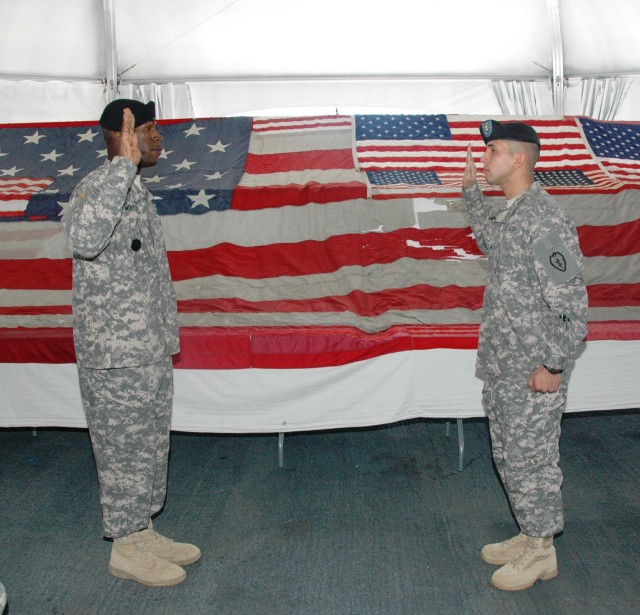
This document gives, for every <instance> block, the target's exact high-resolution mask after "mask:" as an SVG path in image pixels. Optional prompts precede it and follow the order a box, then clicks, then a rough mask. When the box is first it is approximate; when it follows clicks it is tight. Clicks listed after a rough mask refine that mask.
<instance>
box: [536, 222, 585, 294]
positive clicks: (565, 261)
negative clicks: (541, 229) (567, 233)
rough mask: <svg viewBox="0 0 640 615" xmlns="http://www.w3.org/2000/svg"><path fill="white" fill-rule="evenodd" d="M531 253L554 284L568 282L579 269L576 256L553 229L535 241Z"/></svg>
mask: <svg viewBox="0 0 640 615" xmlns="http://www.w3.org/2000/svg"><path fill="white" fill-rule="evenodd" d="M533 253H534V254H535V256H536V258H537V259H538V261H539V262H540V264H541V265H542V266H543V267H544V270H545V271H546V272H547V274H548V275H549V277H550V278H551V280H552V281H553V282H555V283H556V284H563V283H564V282H568V281H569V280H570V279H571V278H573V277H574V276H576V275H577V274H578V272H579V271H580V268H579V267H578V261H577V259H576V257H575V256H574V255H573V254H572V253H571V252H570V251H569V250H568V249H567V246H566V244H565V243H564V241H562V239H561V238H560V235H559V234H558V233H557V232H555V231H554V232H552V233H549V234H548V235H545V236H544V237H542V239H539V240H538V241H536V243H534V244H533Z"/></svg>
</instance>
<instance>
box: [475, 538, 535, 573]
mask: <svg viewBox="0 0 640 615" xmlns="http://www.w3.org/2000/svg"><path fill="white" fill-rule="evenodd" d="M526 542H527V537H526V535H525V534H523V533H522V532H520V533H519V534H518V535H517V536H514V537H513V538H509V540H504V541H503V542H494V543H493V544H490V545H485V546H484V547H482V551H480V557H481V558H482V559H483V560H484V561H485V562H487V564H497V565H498V566H502V565H504V564H508V563H509V562H510V561H511V560H512V559H515V558H516V557H518V555H520V553H521V551H522V549H524V546H525V544H526Z"/></svg>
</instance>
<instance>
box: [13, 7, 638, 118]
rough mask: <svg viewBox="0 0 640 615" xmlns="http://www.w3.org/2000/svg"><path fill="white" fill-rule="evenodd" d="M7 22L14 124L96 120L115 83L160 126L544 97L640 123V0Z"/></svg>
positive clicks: (44, 16) (176, 11)
mask: <svg viewBox="0 0 640 615" xmlns="http://www.w3.org/2000/svg"><path fill="white" fill-rule="evenodd" d="M0 20H1V21H2V23H3V25H4V27H3V37H2V38H1V39H0V122H3V123H7V122H22V121H49V120H52V121H63V120H87V119H95V117H96V116H97V115H98V114H99V112H100V110H101V108H102V107H103V106H104V103H105V101H106V100H107V99H108V97H112V96H113V95H114V94H115V90H116V88H117V89H118V95H121V96H131V97H136V98H141V99H143V100H145V99H149V98H153V99H155V100H156V101H157V102H158V103H159V107H160V110H161V115H162V116H163V117H185V116H197V117H204V116H213V115H239V114H242V115H259V114H276V113H278V111H281V112H292V111H296V112H298V113H301V114H302V113H305V112H310V113H312V112H318V111H320V112H329V113H331V112H334V111H335V109H336V108H338V109H339V110H340V112H346V113H350V112H357V111H362V112H375V111H379V110H384V111H387V112H417V113H420V112H425V113H436V112H438V113H440V112H444V113H469V114H493V113H500V112H510V113H512V114H513V113H514V112H517V110H518V109H519V108H521V105H520V107H519V106H518V104H516V103H517V102H518V99H519V98H524V99H529V98H533V101H532V100H527V101H526V102H527V104H528V108H527V109H526V111H527V112H528V113H531V112H532V111H533V112H534V113H536V114H551V113H554V112H555V113H558V112H560V113H565V114H576V115H578V114H590V115H597V114H598V113H599V112H600V110H601V107H602V106H603V105H604V106H605V107H608V112H609V118H615V119H621V120H640V36H638V33H639V32H640V2H639V0H484V1H483V2H475V1H469V0H447V1H446V2H444V1H440V0H438V1H432V0H395V1H394V2H392V3H389V2H388V0H322V1H320V2H318V1H317V0H190V1H189V0H185V1H181V2H176V1H175V0H153V1H151V0H65V2H54V1H52V0H2V1H1V2H0ZM614 77H617V78H618V79H617V80H615V81H614V80H613V79H612V78H614ZM505 81H506V82H508V83H507V84H504V83H502V85H501V86H499V85H496V84H500V82H505ZM514 83H515V85H514ZM492 84H493V85H492ZM585 84H586V85H585ZM110 86H112V87H110ZM500 88H502V90H500ZM514 88H515V89H514ZM500 91H502V92H503V93H504V92H510V93H511V99H509V96H507V97H504V96H503V98H502V99H501V98H500V95H499V92H500ZM510 103H511V104H515V106H513V107H512V108H510V107H509V106H508V105H509V104H510ZM614 103H615V104H614ZM531 105H533V107H531ZM589 105H591V106H589ZM594 105H595V106H594ZM596 112H597V113H596ZM603 113H604V112H603Z"/></svg>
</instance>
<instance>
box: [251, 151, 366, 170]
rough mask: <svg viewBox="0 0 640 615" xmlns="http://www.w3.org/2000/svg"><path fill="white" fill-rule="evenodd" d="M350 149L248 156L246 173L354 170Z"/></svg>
mask: <svg viewBox="0 0 640 615" xmlns="http://www.w3.org/2000/svg"><path fill="white" fill-rule="evenodd" d="M353 168H354V162H353V152H352V151H351V150H350V149H334V150H313V151H308V152H283V153H280V154H251V153H249V154H247V159H246V162H245V166H244V172H245V173H250V174H254V175H263V174H268V173H278V172H282V171H307V170H312V169H316V170H330V169H353Z"/></svg>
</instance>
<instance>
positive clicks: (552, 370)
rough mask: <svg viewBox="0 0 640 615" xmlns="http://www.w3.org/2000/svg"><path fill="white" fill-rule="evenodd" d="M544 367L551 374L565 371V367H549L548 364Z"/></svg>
mask: <svg viewBox="0 0 640 615" xmlns="http://www.w3.org/2000/svg"><path fill="white" fill-rule="evenodd" d="M542 367H544V368H545V369H546V370H547V371H548V372H549V373H550V374H553V375H554V376H555V375H556V374H561V373H562V372H563V371H564V370H563V369H558V368H556V367H547V366H546V365H543V366H542Z"/></svg>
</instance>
